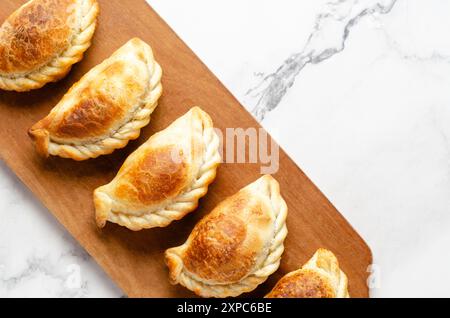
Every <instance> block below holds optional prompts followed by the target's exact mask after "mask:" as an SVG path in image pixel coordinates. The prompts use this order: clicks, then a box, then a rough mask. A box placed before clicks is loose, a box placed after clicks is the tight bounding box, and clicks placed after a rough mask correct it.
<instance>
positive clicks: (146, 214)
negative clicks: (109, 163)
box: [94, 107, 221, 231]
mask: <svg viewBox="0 0 450 318" xmlns="http://www.w3.org/2000/svg"><path fill="white" fill-rule="evenodd" d="M219 145H220V142H219V137H218V136H217V134H216V132H215V131H214V128H213V123H212V120H211V118H210V117H209V115H208V114H207V113H205V112H204V111H202V110H201V109H200V108H199V107H194V108H192V109H191V110H190V111H189V112H188V113H186V114H185V115H184V116H182V117H180V118H178V119H177V120H176V121H174V122H173V123H172V124H171V125H170V126H169V127H167V128H166V129H165V130H162V131H160V132H159V133H156V134H155V135H153V136H151V137H150V138H149V139H148V140H147V142H145V143H144V144H143V145H142V146H140V147H139V148H138V149H137V150H136V151H135V152H133V153H132V154H131V155H130V156H129V157H128V158H127V160H126V161H125V163H124V164H123V166H122V168H120V170H119V172H118V174H117V176H116V177H115V178H114V180H113V181H111V182H110V183H109V184H107V185H105V186H102V187H100V188H98V189H96V190H95V192H94V203H95V209H96V221H97V224H98V226H99V227H103V226H105V223H106V221H110V222H113V223H117V224H119V225H122V226H126V227H127V228H129V229H130V230H134V231H138V230H141V229H148V228H153V227H164V226H167V225H169V224H170V223H171V222H172V221H174V220H179V219H181V218H182V217H184V216H185V215H186V214H187V213H189V212H191V211H193V210H195V209H196V208H197V205H198V200H199V199H200V198H201V197H203V196H204V195H205V194H206V192H207V191H208V185H209V184H210V183H211V182H213V180H214V179H215V177H216V170H217V167H218V166H219V164H220V162H221V157H220V153H219Z"/></svg>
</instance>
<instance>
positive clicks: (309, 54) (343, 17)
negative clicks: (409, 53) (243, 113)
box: [247, 0, 397, 121]
mask: <svg viewBox="0 0 450 318" xmlns="http://www.w3.org/2000/svg"><path fill="white" fill-rule="evenodd" d="M396 1H397V0H337V1H332V2H329V3H327V4H326V6H325V7H324V10H323V12H321V13H320V14H319V15H318V16H317V18H316V22H315V25H314V29H313V30H312V32H311V35H310V36H309V39H308V41H307V43H306V45H305V47H304V48H303V50H302V51H301V52H299V53H295V54H293V55H291V56H289V57H288V58H287V59H286V60H285V61H284V63H283V65H281V66H280V67H279V68H278V70H277V71H276V72H274V73H272V74H269V75H267V76H265V77H264V79H263V81H262V82H261V83H259V85H257V86H256V87H254V88H252V89H250V90H249V91H248V92H247V95H248V96H250V97H251V98H253V99H254V102H253V104H254V105H255V106H254V108H253V110H252V113H253V115H254V116H255V117H256V118H257V119H258V120H259V121H262V120H263V119H264V117H265V116H266V114H267V113H268V112H270V111H272V110H273V109H275V108H276V107H277V106H278V104H279V103H280V101H281V100H282V99H283V97H284V95H285V94H286V92H287V91H288V89H289V88H290V87H291V86H292V85H293V84H294V82H295V79H296V78H297V76H298V75H299V74H300V72H301V71H302V69H303V68H304V67H305V66H307V65H308V64H318V63H320V62H322V61H325V60H327V59H329V58H331V57H332V56H333V55H335V54H337V53H339V52H341V51H342V50H343V49H344V47H345V42H346V40H347V38H348V36H349V34H350V31H351V29H352V28H353V27H354V26H355V25H357V24H358V22H359V21H360V20H361V19H362V18H363V17H365V16H367V15H373V14H375V13H378V14H387V13H389V12H390V11H391V10H392V8H393V6H394V5H395V2H396Z"/></svg>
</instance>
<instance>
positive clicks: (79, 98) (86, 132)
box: [29, 39, 162, 160]
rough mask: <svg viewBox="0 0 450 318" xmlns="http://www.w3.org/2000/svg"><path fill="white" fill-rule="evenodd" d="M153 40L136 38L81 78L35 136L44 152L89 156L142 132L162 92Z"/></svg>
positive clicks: (32, 133) (34, 131)
mask: <svg viewBox="0 0 450 318" xmlns="http://www.w3.org/2000/svg"><path fill="white" fill-rule="evenodd" d="M161 76H162V71H161V67H160V66H159V65H158V63H156V61H155V59H154V57H153V53H152V50H151V48H150V46H148V44H146V43H145V42H143V41H142V40H140V39H132V40H130V41H129V42H128V43H126V44H125V45H124V46H123V47H121V48H120V49H119V50H117V51H116V52H115V53H114V54H113V55H112V56H111V57H110V58H108V59H106V60H105V61H103V63H101V64H99V65H97V66H96V67H94V68H93V69H92V70H90V71H89V72H88V73H87V74H86V75H85V76H83V78H82V79H81V80H80V81H79V82H78V83H76V84H75V85H74V86H73V87H72V88H71V89H70V90H69V92H68V93H67V94H66V95H65V96H64V97H63V98H62V100H61V101H60V102H59V103H58V104H57V105H56V106H55V108H53V109H52V111H51V112H50V114H49V115H48V116H47V117H45V118H44V119H42V120H41V121H39V122H38V123H37V124H36V125H34V126H33V127H32V128H31V129H30V131H29V134H30V136H31V137H32V138H33V139H34V141H35V143H36V149H37V151H38V153H39V154H41V155H42V156H45V157H47V156H49V155H53V156H60V157H63V158H72V159H74V160H86V159H89V158H96V157H98V156H100V155H106V154H110V153H112V152H113V151H114V150H115V149H119V148H123V147H125V146H126V145H127V143H128V141H130V140H132V139H136V138H138V137H139V134H140V131H141V128H142V127H144V126H146V125H147V124H148V123H149V122H150V115H151V114H152V112H153V110H154V109H155V108H156V106H157V104H158V99H159V97H160V96H161V94H162V85H161Z"/></svg>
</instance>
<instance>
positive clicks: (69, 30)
mask: <svg viewBox="0 0 450 318" xmlns="http://www.w3.org/2000/svg"><path fill="white" fill-rule="evenodd" d="M98 13H99V6H98V3H97V1H96V0H31V1H28V2H27V3H25V4H24V5H23V6H22V7H20V8H19V9H18V10H16V11H15V12H14V13H13V14H12V15H11V16H10V17H9V18H8V19H7V20H6V21H5V22H4V23H3V25H2V26H1V27H0V89H3V90H9V91H17V92H24V91H29V90H32V89H37V88H41V87H42V86H44V85H45V84H47V83H50V82H56V81H58V80H60V79H61V78H63V77H64V76H66V75H67V73H68V72H69V71H70V69H71V67H72V65H73V64H75V63H77V62H79V61H81V59H82V58H83V53H84V52H85V51H86V50H87V49H88V48H89V47H90V46H91V39H92V36H93V35H94V32H95V27H96V21H97V16H98Z"/></svg>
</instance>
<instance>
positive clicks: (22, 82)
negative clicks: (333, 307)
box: [0, 0, 100, 92]
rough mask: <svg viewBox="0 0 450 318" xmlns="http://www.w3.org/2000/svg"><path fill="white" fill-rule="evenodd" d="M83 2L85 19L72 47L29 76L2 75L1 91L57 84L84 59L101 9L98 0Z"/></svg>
mask: <svg viewBox="0 0 450 318" xmlns="http://www.w3.org/2000/svg"><path fill="white" fill-rule="evenodd" d="M82 1H83V3H82V8H81V10H82V12H83V17H82V21H81V25H80V33H79V34H77V35H75V36H74V38H73V39H72V42H71V44H70V46H69V47H68V48H67V49H66V50H65V51H64V52H62V53H61V54H60V55H58V56H57V57H56V58H54V59H53V60H52V61H50V62H49V63H48V64H47V65H45V66H43V67H41V68H40V69H38V70H36V71H33V72H31V73H29V74H27V75H24V76H21V77H16V78H14V77H6V76H2V75H0V89H2V90H7V91H16V92H27V91H30V90H33V89H39V88H42V87H43V86H45V85H46V84H48V83H50V82H56V81H58V80H60V79H62V78H63V77H65V76H66V75H67V74H68V73H69V72H70V70H71V68H72V65H74V64H76V63H78V62H79V61H81V60H82V59H83V54H84V52H85V51H86V50H87V49H88V48H89V47H90V46H91V40H92V37H93V36H94V32H95V29H96V26H97V16H98V14H99V11H100V9H99V5H98V2H97V1H96V0H82Z"/></svg>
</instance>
